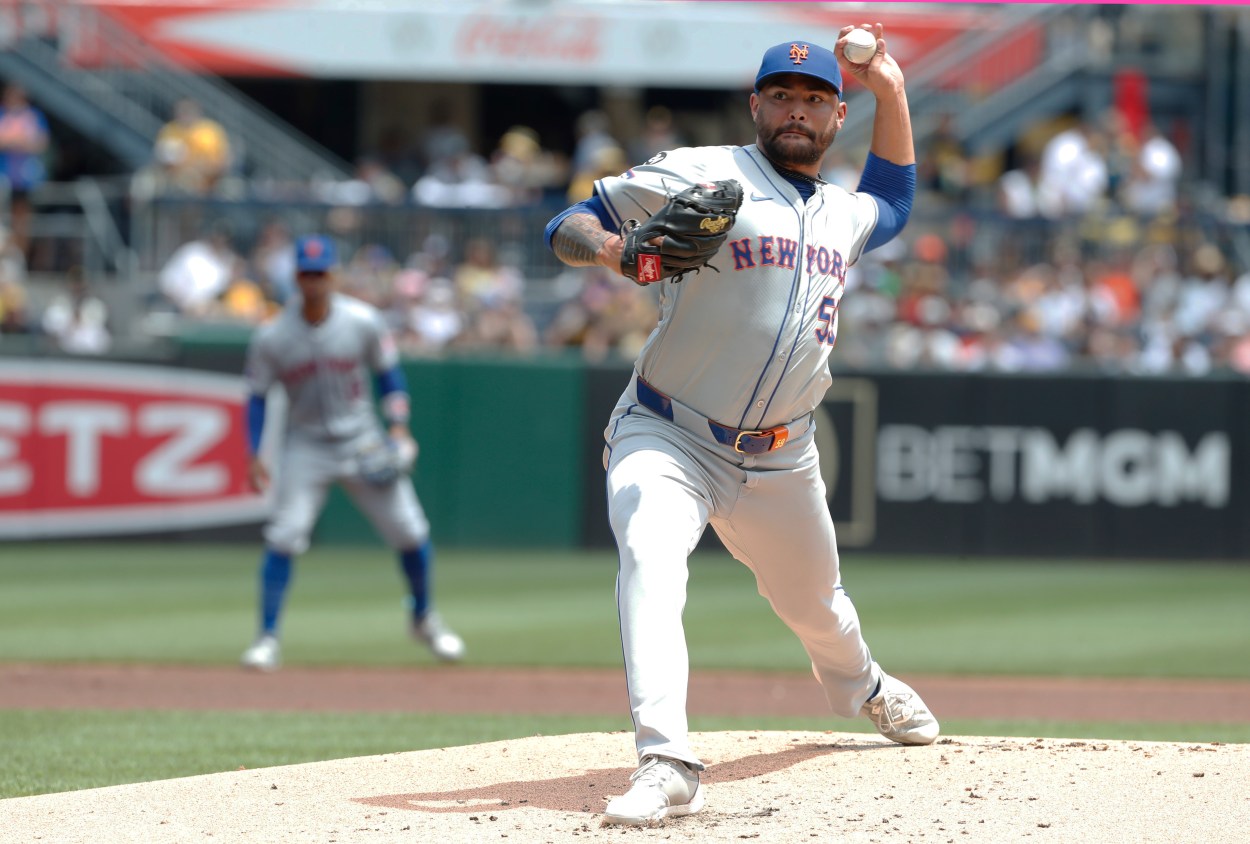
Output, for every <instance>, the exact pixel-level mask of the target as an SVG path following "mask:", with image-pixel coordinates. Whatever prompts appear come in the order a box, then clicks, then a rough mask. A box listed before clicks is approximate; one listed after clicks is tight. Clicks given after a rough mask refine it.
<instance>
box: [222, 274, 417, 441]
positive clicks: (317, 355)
mask: <svg viewBox="0 0 1250 844" xmlns="http://www.w3.org/2000/svg"><path fill="white" fill-rule="evenodd" d="M398 360H399V356H398V352H397V350H396V348H395V343H394V341H393V340H392V338H391V335H390V333H389V331H388V330H387V329H386V326H385V324H384V323H383V320H382V315H381V314H380V313H379V312H378V310H377V309H376V308H374V307H373V306H372V305H369V304H367V303H365V302H362V301H360V300H358V299H353V298H351V297H349V296H344V295H342V294H339V293H335V294H333V295H332V296H331V299H330V313H329V315H328V316H327V317H326V318H325V319H324V320H323V321H322V322H321V323H319V324H318V325H309V324H308V322H307V321H306V320H305V319H304V317H303V316H302V314H301V313H300V302H299V300H298V299H297V300H295V301H294V302H292V304H290V305H289V306H288V307H286V308H285V309H284V310H283V311H282V313H281V314H280V315H279V316H278V317H277V318H276V319H274V320H273V321H272V322H269V323H267V324H265V325H263V326H261V327H260V328H259V329H257V331H256V333H255V335H254V336H253V337H252V342H251V345H250V346H249V348H248V356H247V383H248V386H249V388H250V389H251V391H252V393H253V394H254V395H261V396H263V395H265V394H266V393H267V392H268V390H269V388H270V387H271V386H272V385H273V384H275V383H280V384H281V385H282V386H283V388H284V389H285V390H286V396H287V413H286V429H287V432H288V433H290V434H298V435H299V436H302V437H308V438H313V439H319V440H337V441H346V440H352V439H355V438H356V437H358V436H360V435H362V434H365V433H367V432H372V431H377V430H378V428H379V423H378V417H377V413H376V411H375V410H374V400H373V389H372V384H371V383H370V382H371V380H372V378H371V376H372V374H373V373H376V372H380V371H383V370H386V369H390V368H391V367H392V366H394V365H395V364H396V363H397V361H398Z"/></svg>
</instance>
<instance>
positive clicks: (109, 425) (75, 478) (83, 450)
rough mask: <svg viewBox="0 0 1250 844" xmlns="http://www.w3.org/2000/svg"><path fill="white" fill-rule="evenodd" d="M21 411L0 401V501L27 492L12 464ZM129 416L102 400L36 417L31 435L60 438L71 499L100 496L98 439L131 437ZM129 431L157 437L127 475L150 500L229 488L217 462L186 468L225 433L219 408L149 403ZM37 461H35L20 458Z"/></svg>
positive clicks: (28, 474) (226, 422) (52, 405)
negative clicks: (63, 443) (154, 442)
mask: <svg viewBox="0 0 1250 844" xmlns="http://www.w3.org/2000/svg"><path fill="white" fill-rule="evenodd" d="M30 416H31V412H30V408H28V407H26V406H25V405H20V404H13V403H11V402H0V496H5V497H8V496H19V495H24V494H26V493H28V492H29V491H30V489H31V483H32V479H33V471H32V467H31V466H30V465H29V464H28V463H27V462H23V461H22V459H21V457H20V451H21V449H20V445H21V440H22V438H23V437H27V438H28V437H29V435H30V434H31V433H32V432H31V418H30ZM131 430H132V429H131V420H130V410H129V409H128V408H127V407H126V405H124V404H121V403H117V402H107V401H55V402H48V403H47V404H45V405H44V406H43V407H42V408H40V409H39V411H38V416H37V420H36V433H37V434H38V435H39V436H41V437H64V438H65V491H66V492H68V493H69V494H70V495H71V496H72V497H74V498H90V497H92V496H94V495H96V494H97V493H99V492H100V484H101V482H102V470H101V467H102V465H103V457H102V450H103V449H105V448H106V447H107V443H106V438H123V437H126V436H128V435H129V434H130V433H131ZM134 431H135V432H137V433H138V434H140V435H141V436H146V437H164V436H165V435H168V436H167V437H166V438H164V439H163V440H162V441H161V442H160V443H159V444H157V445H156V446H154V447H153V448H152V449H151V451H149V452H148V453H146V454H145V455H144V456H143V457H142V458H140V459H139V460H138V461H137V463H136V464H135V466H134V469H133V473H134V474H133V480H134V488H135V490H136V491H138V492H140V493H142V494H143V495H145V496H147V497H150V498H185V497H189V496H203V495H213V494H217V493H221V492H223V491H225V490H226V489H227V488H228V486H229V484H230V472H229V469H228V468H227V467H226V466H224V465H222V464H221V463H220V462H213V463H205V464H203V465H194V464H195V462H196V461H197V460H199V459H200V458H201V457H203V456H204V455H205V454H206V453H207V452H208V451H210V450H211V449H213V448H214V447H215V446H216V445H217V444H218V443H220V442H221V441H222V440H223V439H224V438H225V437H226V436H227V435H228V434H229V431H230V416H229V413H228V411H227V410H226V409H225V408H224V407H218V406H213V405H204V404H187V403H185V402H156V403H151V404H146V405H143V406H141V407H140V408H139V409H138V410H136V411H135V420H134ZM28 459H30V460H33V461H34V462H36V463H37V462H38V458H37V457H33V458H28Z"/></svg>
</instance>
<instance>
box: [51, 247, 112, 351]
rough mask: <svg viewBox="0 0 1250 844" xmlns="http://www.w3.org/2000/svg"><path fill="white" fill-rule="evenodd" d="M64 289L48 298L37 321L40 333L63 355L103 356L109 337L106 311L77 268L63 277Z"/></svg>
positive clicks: (102, 302) (110, 341)
mask: <svg viewBox="0 0 1250 844" xmlns="http://www.w3.org/2000/svg"><path fill="white" fill-rule="evenodd" d="M67 276H68V283H67V285H66V289H65V290H64V291H63V292H61V293H59V294H57V295H56V296H54V297H53V298H52V301H51V302H49V303H48V306H47V307H46V308H45V309H44V312H43V316H42V318H41V320H40V323H41V325H42V328H43V331H44V333H45V334H47V335H48V336H49V337H52V338H53V339H55V340H56V344H57V346H58V347H59V348H61V349H62V350H63V351H66V352H70V353H72V354H78V355H99V354H103V353H104V352H107V351H108V350H109V347H110V346H111V345H112V342H113V337H112V334H111V333H110V331H109V324H108V323H109V314H108V307H107V306H106V305H105V304H104V301H103V300H102V299H100V298H99V297H97V296H94V295H92V293H91V291H90V289H89V288H88V286H87V282H86V279H85V278H84V277H83V274H82V268H81V267H77V266H75V267H72V268H71V269H70V271H69V272H68V273H67Z"/></svg>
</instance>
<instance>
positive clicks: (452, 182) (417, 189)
mask: <svg viewBox="0 0 1250 844" xmlns="http://www.w3.org/2000/svg"><path fill="white" fill-rule="evenodd" d="M452 141H453V139H450V138H449V139H448V149H447V150H445V152H444V154H443V156H442V157H441V158H440V159H439V160H437V161H435V162H434V163H432V164H431V165H430V167H429V169H428V170H426V172H425V174H424V175H423V176H421V178H419V179H417V182H416V184H414V185H413V186H412V198H413V199H414V200H415V201H416V202H418V203H419V204H421V205H428V206H430V207H433V208H502V207H504V206H506V205H507V204H508V202H509V199H510V197H509V194H508V191H507V189H506V188H504V187H501V186H500V185H497V184H495V181H494V178H493V176H492V174H491V169H490V165H489V164H488V163H487V162H486V160H485V159H484V158H482V156H480V155H478V154H477V153H475V152H474V151H473V150H472V149H471V148H470V147H469V142H468V141H467V140H463V139H462V140H460V141H458V142H455V143H456V146H454V147H452V146H450V144H451V143H452Z"/></svg>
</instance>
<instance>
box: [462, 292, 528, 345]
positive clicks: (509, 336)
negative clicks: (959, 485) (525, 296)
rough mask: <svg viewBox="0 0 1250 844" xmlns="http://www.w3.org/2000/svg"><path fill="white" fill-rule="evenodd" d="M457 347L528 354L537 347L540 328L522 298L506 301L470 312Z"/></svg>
mask: <svg viewBox="0 0 1250 844" xmlns="http://www.w3.org/2000/svg"><path fill="white" fill-rule="evenodd" d="M455 345H456V346H457V347H459V348H466V349H495V350H498V351H501V352H507V353H509V354H519V355H527V354H530V353H532V352H533V351H534V350H535V349H537V348H538V329H537V327H535V325H534V321H533V320H532V319H530V316H529V314H527V313H526V312H525V309H524V307H523V306H522V303H521V301H520V300H519V299H505V300H503V301H500V302H497V303H494V304H491V305H488V306H485V307H482V308H479V309H477V310H475V311H471V312H470V313H469V314H468V320H467V324H466V325H465V327H464V330H463V331H462V332H461V334H460V335H459V336H458V337H456V339H455Z"/></svg>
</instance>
